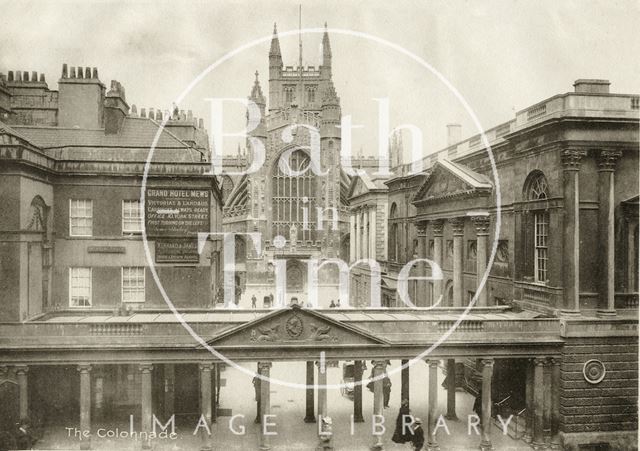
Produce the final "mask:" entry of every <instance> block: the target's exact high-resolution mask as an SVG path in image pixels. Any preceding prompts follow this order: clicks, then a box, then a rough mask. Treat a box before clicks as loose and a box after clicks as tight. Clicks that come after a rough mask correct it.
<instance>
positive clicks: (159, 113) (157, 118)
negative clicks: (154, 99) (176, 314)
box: [156, 110, 162, 121]
mask: <svg viewBox="0 0 640 451" xmlns="http://www.w3.org/2000/svg"><path fill="white" fill-rule="evenodd" d="M156 121H162V111H160V110H156Z"/></svg>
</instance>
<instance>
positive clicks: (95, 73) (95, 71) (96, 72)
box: [93, 67, 98, 80]
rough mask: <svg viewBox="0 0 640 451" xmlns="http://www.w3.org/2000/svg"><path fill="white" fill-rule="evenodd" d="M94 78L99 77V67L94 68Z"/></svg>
mask: <svg viewBox="0 0 640 451" xmlns="http://www.w3.org/2000/svg"><path fill="white" fill-rule="evenodd" d="M93 78H95V79H96V80H97V79H98V68H97V67H94V68H93Z"/></svg>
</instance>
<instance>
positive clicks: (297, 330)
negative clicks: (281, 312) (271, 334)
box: [285, 315, 304, 338]
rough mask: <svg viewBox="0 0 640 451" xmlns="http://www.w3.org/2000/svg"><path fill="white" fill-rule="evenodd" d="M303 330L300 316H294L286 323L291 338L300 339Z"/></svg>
mask: <svg viewBox="0 0 640 451" xmlns="http://www.w3.org/2000/svg"><path fill="white" fill-rule="evenodd" d="M303 329H304V326H303V324H302V320H301V319H300V318H298V315H293V316H292V317H291V318H289V319H288V320H287V322H286V323H285V330H286V331H287V335H289V336H290V337H291V338H298V337H299V336H300V335H301V334H302V330H303Z"/></svg>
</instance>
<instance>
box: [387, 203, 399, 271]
mask: <svg viewBox="0 0 640 451" xmlns="http://www.w3.org/2000/svg"><path fill="white" fill-rule="evenodd" d="M397 216H398V206H397V205H396V204H395V202H394V203H393V204H391V208H390V209H389V260H391V261H394V262H397V261H398V260H399V258H400V230H399V228H398V222H397Z"/></svg>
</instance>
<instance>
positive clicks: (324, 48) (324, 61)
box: [322, 22, 331, 67]
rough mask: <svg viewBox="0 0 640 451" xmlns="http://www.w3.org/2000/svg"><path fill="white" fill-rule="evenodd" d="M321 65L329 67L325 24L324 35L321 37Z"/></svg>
mask: <svg viewBox="0 0 640 451" xmlns="http://www.w3.org/2000/svg"><path fill="white" fill-rule="evenodd" d="M322 65H323V66H326V67H331V44H330V42H329V31H327V23H326V22H325V23H324V35H323V36H322Z"/></svg>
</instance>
